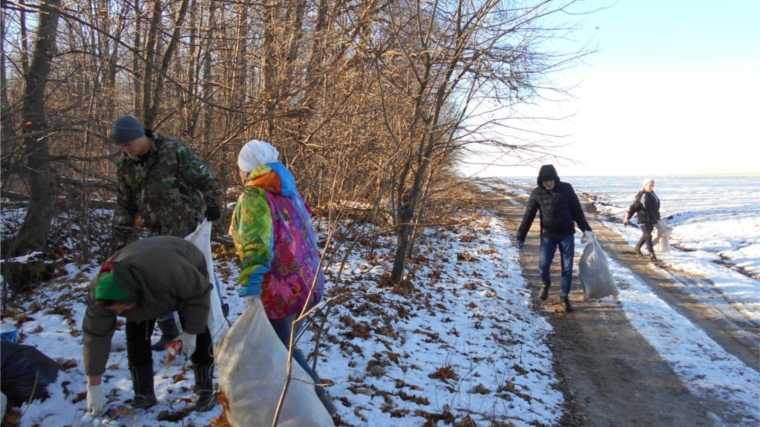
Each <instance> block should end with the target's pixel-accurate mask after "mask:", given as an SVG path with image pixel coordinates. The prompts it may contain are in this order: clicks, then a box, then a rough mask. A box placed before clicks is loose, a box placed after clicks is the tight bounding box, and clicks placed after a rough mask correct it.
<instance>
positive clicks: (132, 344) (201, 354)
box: [126, 316, 214, 368]
mask: <svg viewBox="0 0 760 427" xmlns="http://www.w3.org/2000/svg"><path fill="white" fill-rule="evenodd" d="M180 323H181V324H184V323H185V322H184V319H182V316H180ZM155 325H156V319H150V320H146V321H144V322H140V323H137V322H130V321H129V320H127V326H126V334H127V361H128V363H129V367H130V368H132V367H135V366H142V365H151V366H152V365H153V352H152V351H151V348H150V337H151V335H153V327H154V326H155ZM190 361H191V362H193V364H195V365H211V364H213V363H214V345H213V342H212V341H211V332H209V330H208V327H206V329H205V330H204V331H203V332H202V333H200V334H198V336H197V337H196V338H195V352H194V353H193V355H192V356H190Z"/></svg>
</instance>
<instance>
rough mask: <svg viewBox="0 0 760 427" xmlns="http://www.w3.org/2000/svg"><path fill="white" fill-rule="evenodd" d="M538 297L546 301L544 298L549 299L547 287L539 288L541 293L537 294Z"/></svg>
mask: <svg viewBox="0 0 760 427" xmlns="http://www.w3.org/2000/svg"><path fill="white" fill-rule="evenodd" d="M538 297H539V298H541V299H542V300H544V301H546V298H548V297H549V285H544V286H543V287H541V292H540V293H539V294H538Z"/></svg>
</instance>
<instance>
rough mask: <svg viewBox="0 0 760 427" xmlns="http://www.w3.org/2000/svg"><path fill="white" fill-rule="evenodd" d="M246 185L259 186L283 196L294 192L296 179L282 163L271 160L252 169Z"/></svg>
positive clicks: (288, 195)
mask: <svg viewBox="0 0 760 427" xmlns="http://www.w3.org/2000/svg"><path fill="white" fill-rule="evenodd" d="M245 186H246V187H259V188H263V189H264V190H267V191H269V192H272V193H275V194H279V195H282V196H285V197H291V196H293V195H294V194H295V192H296V180H295V178H293V174H292V173H290V171H289V170H288V168H286V167H285V165H283V164H282V163H279V162H272V163H267V164H265V165H261V166H259V167H257V168H256V169H254V170H253V171H252V172H251V174H250V175H249V176H248V181H247V182H246V183H245Z"/></svg>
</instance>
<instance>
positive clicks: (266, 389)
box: [216, 298, 334, 427]
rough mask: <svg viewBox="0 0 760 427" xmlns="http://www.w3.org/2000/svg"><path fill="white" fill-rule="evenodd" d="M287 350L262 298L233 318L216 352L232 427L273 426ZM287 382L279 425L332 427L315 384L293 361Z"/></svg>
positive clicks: (284, 375) (220, 379) (228, 416)
mask: <svg viewBox="0 0 760 427" xmlns="http://www.w3.org/2000/svg"><path fill="white" fill-rule="evenodd" d="M287 360H288V350H287V349H286V347H285V346H284V345H283V344H282V341H280V339H279V338H278V337H277V334H276V333H275V332H274V329H272V326H271V324H270V323H269V319H267V316H266V313H265V312H264V306H263V305H262V304H261V299H260V298H255V299H254V303H253V304H251V305H250V306H249V307H248V308H247V309H246V310H245V312H244V313H243V314H242V315H241V316H240V317H238V318H237V320H235V322H234V323H233V325H232V327H231V328H230V330H229V331H228V332H227V335H226V336H225V337H224V340H223V341H222V343H221V345H220V346H219V349H218V351H217V354H216V364H217V368H218V377H219V386H220V388H221V389H222V391H223V392H224V394H225V397H226V398H227V401H228V402H229V404H228V407H227V413H226V415H227V421H229V423H230V424H231V425H232V426H233V427H259V426H261V427H271V425H272V420H273V419H274V412H275V409H276V408H277V403H278V402H279V400H280V394H281V392H282V387H283V385H284V384H285V379H286V369H287V366H286V364H287ZM291 374H292V375H291V378H292V379H291V381H290V385H289V386H288V393H287V395H286V396H285V401H284V403H283V407H282V410H281V411H280V417H279V419H278V422H277V425H278V426H280V427H333V426H334V424H333V422H332V418H331V417H330V414H328V413H327V410H326V409H325V407H324V405H323V404H322V402H320V400H319V398H318V397H317V393H316V392H315V391H314V382H313V380H312V379H311V377H310V376H309V374H307V373H306V371H304V370H303V369H302V368H301V366H299V365H298V363H296V362H295V360H294V361H293V367H292V372H291Z"/></svg>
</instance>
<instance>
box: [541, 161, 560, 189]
mask: <svg viewBox="0 0 760 427" xmlns="http://www.w3.org/2000/svg"><path fill="white" fill-rule="evenodd" d="M547 179H554V180H556V181H557V184H559V175H557V170H556V169H554V165H543V166H541V169H539V171H538V179H537V180H536V183H537V184H538V186H539V187H543V185H541V184H542V183H543V182H544V181H546V180H547Z"/></svg>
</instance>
